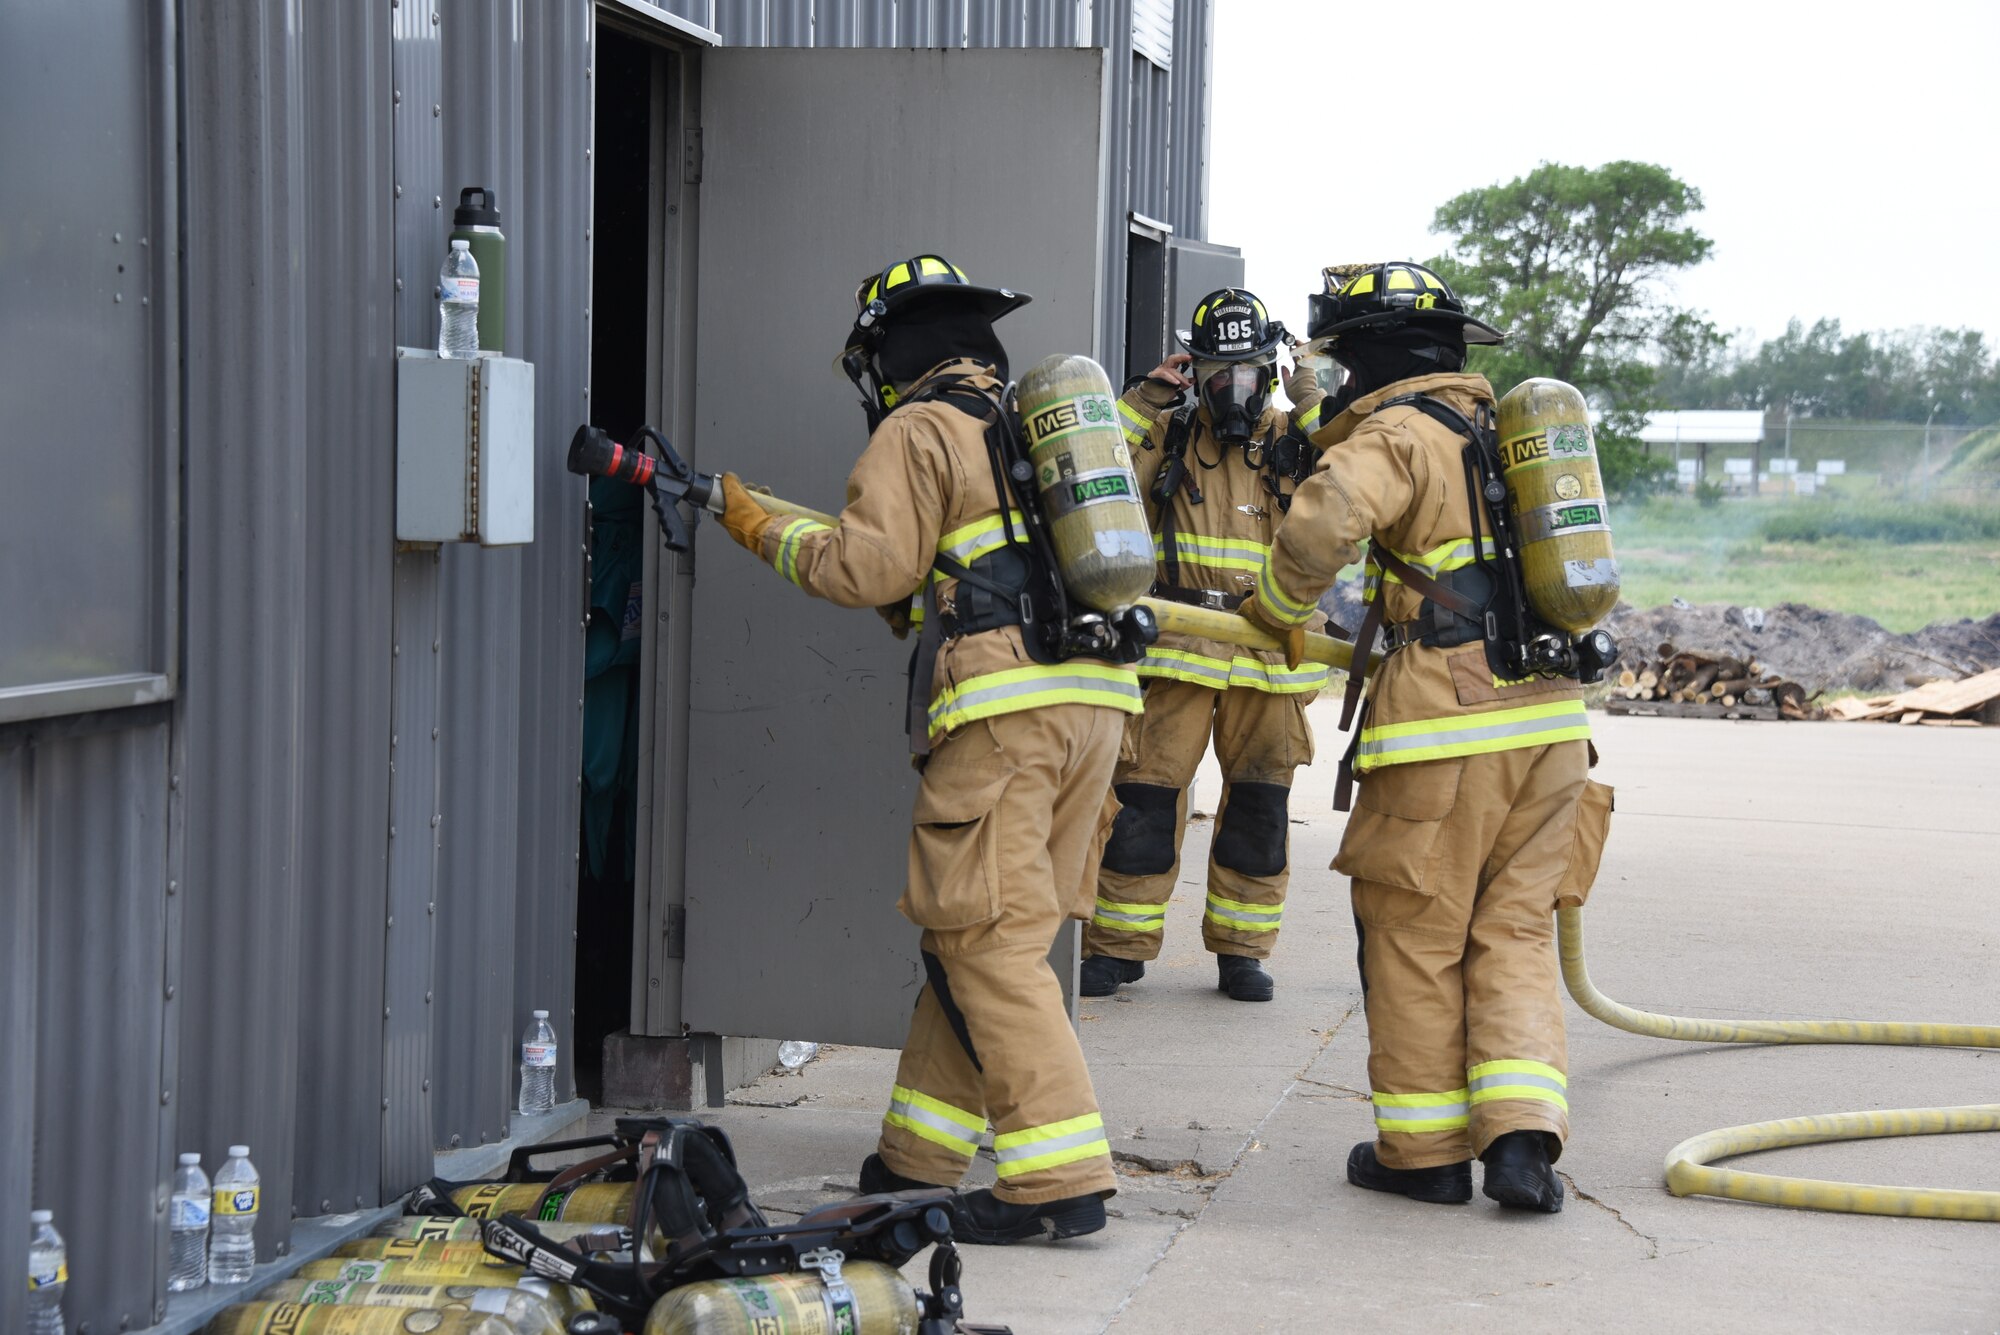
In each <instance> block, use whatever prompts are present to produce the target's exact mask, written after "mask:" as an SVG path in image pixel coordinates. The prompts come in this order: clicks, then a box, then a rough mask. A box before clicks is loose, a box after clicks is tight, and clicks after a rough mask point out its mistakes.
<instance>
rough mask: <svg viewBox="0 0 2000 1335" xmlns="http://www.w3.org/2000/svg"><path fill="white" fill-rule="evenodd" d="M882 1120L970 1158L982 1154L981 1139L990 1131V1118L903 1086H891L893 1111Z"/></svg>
mask: <svg viewBox="0 0 2000 1335" xmlns="http://www.w3.org/2000/svg"><path fill="white" fill-rule="evenodd" d="M882 1120H883V1121H884V1122H886V1123H888V1124H889V1125H890V1126H897V1127H901V1128H902V1129H903V1130H905V1131H908V1132H909V1133H910V1134H911V1135H913V1136H917V1137H920V1138H922V1139H924V1140H928V1141H930V1142H931V1143H932V1144H934V1145H942V1146H944V1147H945V1148H946V1149H948V1150H952V1151H954V1152H956V1153H958V1154H962V1155H964V1156H965V1157H966V1158H968V1159H970V1158H971V1157H972V1156H973V1155H974V1154H976V1153H978V1151H979V1137H980V1136H981V1135H983V1134H984V1133H985V1131H986V1119H985V1118H984V1117H981V1116H980V1115H979V1114H977V1113H970V1112H967V1111H966V1110H965V1109H963V1108H955V1107H953V1106H952V1105H951V1104H949V1103H946V1102H945V1101H944V1100H943V1099H938V1098H932V1097H931V1096H930V1095H929V1094H926V1093H924V1092H922V1091H921V1090H915V1089H910V1088H907V1087H905V1086H903V1085H893V1086H891V1087H890V1090H889V1111H888V1112H887V1113H886V1114H884V1116H883V1118H882Z"/></svg>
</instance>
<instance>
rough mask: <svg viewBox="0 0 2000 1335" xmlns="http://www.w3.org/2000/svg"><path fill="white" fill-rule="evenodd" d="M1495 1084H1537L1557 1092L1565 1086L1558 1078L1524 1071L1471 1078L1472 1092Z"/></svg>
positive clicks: (1560, 1091)
mask: <svg viewBox="0 0 2000 1335" xmlns="http://www.w3.org/2000/svg"><path fill="white" fill-rule="evenodd" d="M1496 1085H1539V1086H1540V1087H1541V1088H1543V1089H1553V1090H1554V1091H1555V1092H1556V1093H1558V1094H1560V1093H1562V1092H1563V1091H1564V1090H1565V1089H1566V1088H1567V1086H1565V1085H1564V1084H1563V1082H1562V1081H1560V1080H1552V1079H1550V1078H1549V1077H1548V1076H1545V1075H1529V1074H1527V1073H1526V1072H1524V1071H1502V1072H1500V1073H1498V1074H1497V1075H1482V1076H1477V1077H1475V1078H1474V1079H1473V1081H1472V1085H1471V1088H1472V1092H1473V1093H1475V1094H1477V1093H1478V1092H1479V1091H1480V1090H1482V1089H1492V1088H1493V1087H1494V1086H1496Z"/></svg>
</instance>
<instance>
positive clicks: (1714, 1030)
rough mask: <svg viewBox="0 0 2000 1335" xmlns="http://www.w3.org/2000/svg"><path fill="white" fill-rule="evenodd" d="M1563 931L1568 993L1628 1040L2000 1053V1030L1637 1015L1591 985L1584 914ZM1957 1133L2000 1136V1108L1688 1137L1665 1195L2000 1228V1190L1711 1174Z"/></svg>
mask: <svg viewBox="0 0 2000 1335" xmlns="http://www.w3.org/2000/svg"><path fill="white" fill-rule="evenodd" d="M1556 925H1557V929H1558V931H1559V932H1560V934H1561V946H1560V949H1561V955H1562V971H1563V982H1564V983H1566V984H1568V986H1569V994H1570V995H1571V996H1572V997H1575V998H1576V1004H1577V1005H1579V1006H1581V1007H1583V1009H1584V1010H1585V1011H1587V1012H1588V1013H1589V1014H1591V1015H1592V1016H1594V1017H1596V1018H1597V1019H1600V1020H1602V1021H1604V1023H1606V1024H1608V1025H1611V1026H1612V1027H1613V1028H1616V1029H1623V1030H1625V1031H1626V1032H1628V1033H1633V1034H1644V1035H1646V1036H1647V1037H1649V1038H1672V1039H1681V1040H1684V1041H1686V1042H1690V1043H1875V1044H1882V1045H1886V1046H1893V1047H1913V1048H1916V1047H1927V1048H1928V1047H1937V1048H2000V1025H1981V1024H1900V1023H1890V1022H1878V1021H1873V1020H1748V1021H1743V1022H1740V1023H1731V1022H1728V1021H1724V1020H1697V1019H1690V1018H1688V1017H1686V1016H1680V1015H1657V1014H1655V1013H1653V1012H1652V1011H1642V1010H1638V1009H1635V1008H1634V1007H1631V1006H1627V1005H1624V1004H1622V1003H1620V1002H1616V1001H1613V1000H1612V999H1611V998H1609V997H1607V996H1605V995H1604V994H1603V993H1602V992H1600V991H1598V990H1597V987H1596V985H1595V984H1593V983H1592V982H1591V981H1590V971H1589V969H1588V968H1586V967H1585V965H1584V960H1583V911H1582V910H1581V909H1563V910H1561V911H1560V912H1558V913H1557V914H1556ZM1955 1131H2000V1103H1983V1104H1970V1105H1966V1106H1963V1107H1957V1108H1899V1109H1895V1110H1892V1111H1886V1112H1850V1113H1825V1114H1821V1115H1819V1116H1815V1117H1787V1118H1783V1119H1780V1120H1778V1121H1775V1122H1753V1123H1750V1124H1748V1125H1745V1126H1730V1127H1723V1128H1722V1129H1721V1130H1718V1131H1710V1132H1706V1133H1705V1134H1703V1135H1699V1136H1693V1137H1690V1138H1689V1139H1687V1140H1684V1141H1682V1142H1681V1143H1680V1144H1678V1145H1676V1146H1674V1147H1673V1149H1671V1150H1669V1151H1668V1152H1667V1161H1666V1173H1667V1190H1669V1191H1671V1192H1673V1194H1674V1195H1676V1196H1723V1197H1727V1198H1729V1199H1731V1200H1739V1201H1761V1202H1763V1203H1764V1204H1766V1205H1785V1206H1791V1207H1793V1208H1795V1209H1803V1210H1839V1211H1846V1212H1848V1213H1851V1214H1884V1215H1908V1216H1914V1217H1917V1218H1920V1219H1976V1220H1984V1221H1987V1222H2000V1191H1957V1190H1951V1189H1947V1188H1941V1187H1881V1186H1870V1185H1867V1184H1864V1183H1859V1182H1825V1181H1820V1180H1818V1179H1815V1178H1805V1177H1781V1176H1778V1175H1776V1174H1772V1173H1750V1172H1744V1171H1743V1170H1741V1169H1734V1168H1711V1167H1709V1164H1710V1163H1711V1161H1713V1160H1716V1159H1726V1158H1729V1157H1730V1156H1732V1155H1738V1154H1752V1153H1755V1152H1756V1151H1758V1150H1776V1149H1785V1148H1788V1147H1790V1146H1793V1145H1819V1144H1823V1143H1825V1142H1827V1141H1832V1140H1872V1139H1876V1138H1878V1137H1886V1136H1929V1135H1939V1134H1942V1133H1945V1132H1955Z"/></svg>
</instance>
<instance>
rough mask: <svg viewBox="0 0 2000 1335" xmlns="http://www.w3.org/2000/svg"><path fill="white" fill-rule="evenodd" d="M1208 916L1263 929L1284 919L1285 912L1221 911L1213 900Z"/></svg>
mask: <svg viewBox="0 0 2000 1335" xmlns="http://www.w3.org/2000/svg"><path fill="white" fill-rule="evenodd" d="M1208 916H1209V917H1211V918H1227V919H1229V920H1230V921H1231V922H1247V923H1253V924H1255V925H1256V926H1259V927H1262V926H1265V925H1267V924H1269V923H1274V922H1277V921H1278V920H1279V919H1280V918H1283V917H1284V916H1285V911H1284V910H1283V909H1282V908H1274V909H1268V910H1266V911H1265V912H1262V913H1239V912H1237V911H1236V910H1235V909H1219V908H1217V907H1216V906H1215V903H1214V901H1212V900H1211V901H1210V902H1209V905H1208Z"/></svg>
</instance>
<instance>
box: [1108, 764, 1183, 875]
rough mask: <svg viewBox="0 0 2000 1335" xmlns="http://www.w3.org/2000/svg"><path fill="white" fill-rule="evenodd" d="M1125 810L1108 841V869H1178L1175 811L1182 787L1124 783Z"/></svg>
mask: <svg viewBox="0 0 2000 1335" xmlns="http://www.w3.org/2000/svg"><path fill="white" fill-rule="evenodd" d="M1117 791H1118V800H1119V801H1120V802H1121V803H1123V804H1124V809H1123V810H1121V811H1120V812H1119V813H1118V819H1117V821H1116V822H1114V823H1113V825H1112V826H1111V838H1110V839H1108V840H1106V841H1105V844H1104V870H1106V871H1115V872H1118V873H1120V874H1121V875H1125V876H1158V875H1159V874H1160V873H1161V872H1165V871H1172V870H1173V869H1174V852H1175V850H1174V813H1175V809H1176V808H1177V807H1178V806H1179V805H1180V799H1181V795H1180V790H1179V789H1175V788H1162V787H1160V786H1159V785H1158V784H1154V783H1121V784H1119V785H1118V789H1117Z"/></svg>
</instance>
